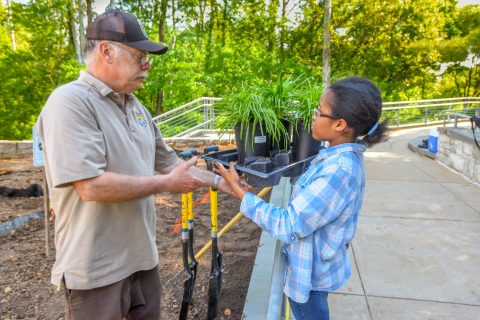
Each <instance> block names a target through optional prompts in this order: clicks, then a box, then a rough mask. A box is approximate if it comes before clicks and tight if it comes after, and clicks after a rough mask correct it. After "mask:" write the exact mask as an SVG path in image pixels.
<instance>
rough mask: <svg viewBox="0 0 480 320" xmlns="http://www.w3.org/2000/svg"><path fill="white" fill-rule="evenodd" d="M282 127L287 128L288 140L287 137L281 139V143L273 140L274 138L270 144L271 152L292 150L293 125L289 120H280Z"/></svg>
mask: <svg viewBox="0 0 480 320" xmlns="http://www.w3.org/2000/svg"><path fill="white" fill-rule="evenodd" d="M280 122H281V123H282V125H283V126H284V127H285V130H286V131H287V134H288V139H287V138H286V137H285V136H283V135H282V136H281V137H280V141H275V140H273V137H272V139H271V142H270V146H271V147H270V150H278V151H281V150H289V149H290V144H291V139H292V127H293V126H292V123H291V122H290V121H288V120H280Z"/></svg>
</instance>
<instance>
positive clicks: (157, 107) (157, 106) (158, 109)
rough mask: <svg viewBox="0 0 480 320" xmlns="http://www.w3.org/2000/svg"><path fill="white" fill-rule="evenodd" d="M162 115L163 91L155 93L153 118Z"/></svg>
mask: <svg viewBox="0 0 480 320" xmlns="http://www.w3.org/2000/svg"><path fill="white" fill-rule="evenodd" d="M162 113H163V91H162V90H160V91H158V92H157V102H156V103H155V116H159V115H161V114H162Z"/></svg>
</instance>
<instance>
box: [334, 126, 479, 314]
mask: <svg viewBox="0 0 480 320" xmlns="http://www.w3.org/2000/svg"><path fill="white" fill-rule="evenodd" d="M429 130H430V128H420V129H409V130H402V131H397V132H393V134H392V136H391V139H390V141H388V142H386V143H383V144H381V145H378V146H376V147H375V148H373V149H371V150H369V151H368V152H367V153H366V154H365V160H366V166H367V185H366V192H365V200H364V206H363V209H362V212H361V214H360V218H359V224H358V230H357V234H356V236H355V238H354V240H353V243H352V247H351V248H352V249H351V250H350V257H351V258H352V264H353V276H352V278H351V279H350V280H349V281H348V282H347V283H346V284H345V286H344V287H343V288H342V289H341V290H339V291H337V292H336V293H332V294H331V295H330V296H329V304H330V310H331V319H332V320H350V319H373V320H380V319H382V320H383V319H388V320H391V319H419V320H430V319H435V320H436V319H459V320H466V319H475V320H477V319H480V187H479V186H478V185H476V184H473V183H470V182H468V181H467V180H465V179H464V178H462V176H460V175H459V174H456V173H454V172H452V171H450V170H449V169H447V168H446V167H444V166H443V165H441V164H439V163H437V162H435V161H434V160H432V159H430V158H427V157H425V156H422V155H420V154H418V153H414V152H413V151H411V150H410V149H409V148H408V142H409V141H410V140H411V139H413V138H416V137H419V136H428V132H429Z"/></svg>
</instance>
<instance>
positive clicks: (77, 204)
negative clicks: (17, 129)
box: [36, 10, 231, 320]
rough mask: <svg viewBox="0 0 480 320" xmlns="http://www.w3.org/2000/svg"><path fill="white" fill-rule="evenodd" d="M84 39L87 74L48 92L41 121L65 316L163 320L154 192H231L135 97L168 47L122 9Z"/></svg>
mask: <svg viewBox="0 0 480 320" xmlns="http://www.w3.org/2000/svg"><path fill="white" fill-rule="evenodd" d="M86 37H87V43H86V46H85V54H86V61H87V71H82V72H81V74H80V77H79V79H78V80H77V81H73V82H71V83H68V84H66V85H64V86H62V87H59V88H57V89H56V90H55V91H54V92H53V93H52V94H51V95H50V97H49V99H48V101H47V103H46V104H45V107H44V108H43V110H42V112H41V114H40V116H39V118H38V121H37V124H36V129H37V133H38V135H39V137H40V139H41V140H42V142H43V152H44V158H45V168H46V172H47V178H48V183H49V185H50V186H51V187H52V189H51V193H52V198H53V200H54V207H55V212H56V220H55V231H56V238H55V246H56V250H57V254H56V261H55V264H54V266H53V270H52V283H53V284H55V285H59V286H60V285H61V283H63V285H64V287H65V295H66V299H67V309H66V314H67V319H100V320H103V319H122V318H124V317H125V318H128V319H159V315H160V292H161V285H160V279H159V272H158V267H157V265H158V253H157V246H156V242H155V205H154V197H153V195H154V194H156V193H160V192H164V191H169V192H174V193H186V192H189V191H193V190H195V189H197V188H199V187H201V186H212V185H217V184H218V187H219V188H220V189H221V190H223V191H226V192H231V188H230V187H229V186H228V184H226V183H225V181H224V180H223V179H219V178H218V176H215V175H214V174H213V173H211V172H208V171H203V170H200V169H197V168H195V167H193V166H192V165H193V164H194V162H195V160H196V159H195V158H193V159H191V160H190V161H188V162H183V161H181V160H179V159H178V158H177V156H176V154H175V152H174V151H173V150H172V149H171V148H170V147H168V146H167V145H166V144H165V142H164V140H163V138H162V136H161V134H160V132H159V130H158V129H157V127H156V126H155V124H154V123H153V122H152V118H151V116H150V114H149V112H148V111H147V110H146V109H145V107H144V106H143V105H142V104H141V103H140V102H139V101H138V100H137V99H136V98H135V96H134V95H133V94H132V92H133V91H134V90H136V89H139V88H141V87H142V82H143V81H144V80H145V78H146V77H147V71H148V70H149V69H150V67H151V63H152V60H151V59H149V57H148V54H149V53H150V54H164V53H165V52H167V49H168V48H167V47H166V46H164V45H162V44H159V43H154V42H151V41H149V40H148V38H147V36H146V34H145V32H144V30H143V27H142V25H141V24H140V22H139V21H138V19H137V18H136V17H135V16H133V15H131V14H128V13H125V12H121V11H118V10H110V11H107V12H105V13H104V14H102V15H100V16H99V17H98V18H97V19H96V20H95V21H94V22H93V23H92V24H91V25H90V26H89V27H88V29H87V36H86ZM154 170H157V171H160V172H161V173H162V174H163V175H155V174H154Z"/></svg>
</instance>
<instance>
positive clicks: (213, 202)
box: [210, 187, 218, 236]
mask: <svg viewBox="0 0 480 320" xmlns="http://www.w3.org/2000/svg"><path fill="white" fill-rule="evenodd" d="M217 203H218V192H217V190H215V189H213V188H212V187H210V211H211V213H212V236H213V234H215V236H216V235H217V231H218V207H217Z"/></svg>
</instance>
